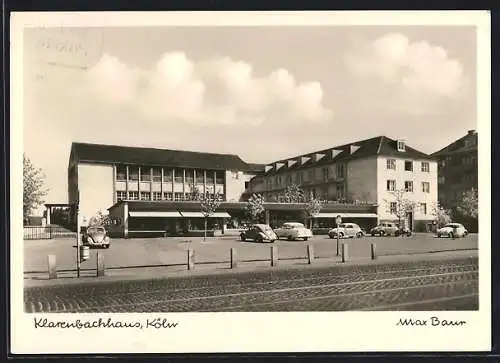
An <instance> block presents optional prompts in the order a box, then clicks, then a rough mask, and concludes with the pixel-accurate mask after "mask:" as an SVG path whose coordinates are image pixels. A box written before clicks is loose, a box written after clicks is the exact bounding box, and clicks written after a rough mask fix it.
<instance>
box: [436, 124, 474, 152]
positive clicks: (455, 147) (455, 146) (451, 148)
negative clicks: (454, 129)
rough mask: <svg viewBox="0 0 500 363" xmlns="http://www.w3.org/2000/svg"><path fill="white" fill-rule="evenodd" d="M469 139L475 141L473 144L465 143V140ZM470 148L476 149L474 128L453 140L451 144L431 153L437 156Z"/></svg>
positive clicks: (469, 149)
mask: <svg viewBox="0 0 500 363" xmlns="http://www.w3.org/2000/svg"><path fill="white" fill-rule="evenodd" d="M471 139H474V141H475V142H474V143H473V144H469V145H466V140H471ZM472 150H477V132H475V131H474V130H470V131H469V132H468V133H467V134H466V135H465V136H462V137H461V138H459V139H458V140H455V141H453V142H452V143H451V144H449V145H447V146H445V147H444V148H442V149H441V150H439V151H436V152H435V153H433V154H432V155H433V156H435V157H439V156H443V155H448V154H453V153H458V152H465V151H472Z"/></svg>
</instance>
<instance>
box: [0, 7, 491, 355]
mask: <svg viewBox="0 0 500 363" xmlns="http://www.w3.org/2000/svg"><path fill="white" fill-rule="evenodd" d="M78 25H79V26H142V25H144V26H145V25H147V26H154V25H156V26H160V25H162V26H176V25H183V26H201V25H210V26H229V25H233V26H242V25H255V26H263V25H266V26H297V25H315V26H319V25H350V26H352V25H383V26H388V25H406V26H408V25H441V26H443V25H449V26H451V25H462V26H463V25H470V26H477V40H478V49H477V55H478V59H477V67H478V92H477V100H478V132H479V140H480V142H479V160H480V161H481V162H479V163H478V164H479V175H480V176H479V185H480V186H479V190H480V193H479V198H480V209H481V213H480V221H479V228H480V231H481V233H480V239H479V251H480V258H479V275H480V286H479V289H480V310H479V311H478V312H436V313H432V312H425V313H419V312H416V313H411V314H406V315H411V316H412V317H414V318H424V319H425V318H428V317H429V316H438V317H440V319H460V320H466V321H467V322H468V323H467V325H466V326H465V327H461V328H456V327H455V328H445V327H441V328H425V327H414V328H401V327H397V326H395V323H396V322H397V321H398V319H399V318H401V317H403V318H404V317H405V314H404V313H394V312H366V313H358V312H356V313H354V312H342V313H207V314H201V313H182V314H180V313H178V314H164V315H163V316H164V317H167V318H169V319H174V320H178V321H179V322H180V324H179V327H178V328H176V329H170V330H157V331H156V330H142V331H135V330H134V331H131V330H129V329H113V330H108V329H100V330H97V329H91V330H86V331H78V330H69V329H65V330H62V329H61V330H57V329H43V330H42V329H37V330H35V329H34V327H33V320H32V319H33V316H32V315H30V314H25V313H24V312H23V306H24V303H23V246H22V243H19V241H22V240H23V239H22V209H21V199H22V189H21V183H20V182H19V181H20V180H21V178H22V167H21V166H22V154H23V141H22V140H23V124H22V120H23V114H22V113H23V107H22V102H23V100H22V95H23V93H22V91H23V90H22V87H23V86H22V84H23V82H22V79H23V28H24V27H38V26H78ZM490 69H491V65H490V18H489V13H488V12H484V11H452V12H430V11H426V12H266V13H263V12H246V13H240V12H229V13H228V12H222V13H218V12H197V13H192V12H178V13H163V12H144V13H130V12H128V13H125V12H124V13H120V12H115V13H97V12H96V13H34V12H33V13H13V14H12V16H11V100H12V101H11V102H12V104H11V106H12V107H11V123H10V126H11V135H10V136H11V144H10V145H11V150H10V151H11V154H10V155H11V160H10V167H11V174H10V187H11V195H10V197H11V206H12V208H11V210H10V212H11V233H12V237H11V238H12V239H11V256H10V257H11V261H12V266H11V273H12V277H11V286H12V295H11V296H12V299H11V317H12V320H11V341H12V347H11V348H12V352H13V353H41V354H43V353H60V354H63V353H132V352H136V353H188V352H313V351H329V352H337V351H489V350H490V349H491V346H490V344H491V291H490V286H491V265H490V256H491V246H490V244H491V243H490V241H491V234H490V230H491V229H490V220H491V219H490V217H491V215H490V211H491V205H490V200H491V198H490V197H491V193H490V187H491V186H490V180H491V179H490V177H491V174H490V167H489V165H490V160H491V151H490V144H491V140H490V120H491V114H490V99H491V96H490V95H491V93H490V92H491V91H490V89H491V84H490ZM41 316H42V315H38V317H41ZM86 316H88V317H90V318H91V317H94V318H95V317H96V316H97V315H78V317H79V318H82V319H83V318H84V317H86ZM99 316H102V317H104V318H107V317H108V316H112V317H113V318H115V319H118V318H119V319H127V320H141V321H144V320H145V319H146V318H147V317H151V316H150V315H147V314H104V315H99ZM57 317H58V318H59V319H63V318H71V315H70V314H68V315H66V314H64V315H63V314H58V315H57Z"/></svg>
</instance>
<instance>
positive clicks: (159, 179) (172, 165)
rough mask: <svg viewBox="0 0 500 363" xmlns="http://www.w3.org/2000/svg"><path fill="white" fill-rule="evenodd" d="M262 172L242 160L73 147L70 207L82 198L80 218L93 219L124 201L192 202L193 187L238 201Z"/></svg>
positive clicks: (146, 150) (124, 148)
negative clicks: (97, 214)
mask: <svg viewBox="0 0 500 363" xmlns="http://www.w3.org/2000/svg"><path fill="white" fill-rule="evenodd" d="M261 168H263V166H261V165H259V164H247V163H245V162H244V161H243V160H241V159H240V157H239V156H237V155H229V154H212V153H201V152H192V151H180V150H166V149H153V148H144V147H128V146H116V145H99V144H87V143H73V144H72V146H71V154H70V158H69V165H68V202H69V204H72V203H74V202H75V201H76V200H78V199H79V201H80V215H81V216H82V217H83V218H90V217H92V216H93V215H95V213H96V212H97V211H98V210H101V211H105V210H107V209H108V208H109V207H110V206H112V205H114V204H116V203H117V202H119V201H125V200H131V201H136V200H141V201H176V202H181V201H188V200H189V198H190V196H191V195H192V194H191V193H192V192H193V191H194V190H193V188H197V189H198V191H200V192H202V193H204V192H208V193H211V194H214V193H219V194H220V195H222V197H223V199H224V201H239V199H240V196H241V194H242V193H243V192H244V190H245V187H246V183H247V182H248V181H249V180H250V179H251V178H252V177H253V176H254V175H256V173H257V171H259V170H260V169H261ZM78 193H79V195H78Z"/></svg>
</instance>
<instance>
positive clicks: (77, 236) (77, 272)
mask: <svg viewBox="0 0 500 363" xmlns="http://www.w3.org/2000/svg"><path fill="white" fill-rule="evenodd" d="M80 239H81V238H80V201H79V200H78V201H77V202H76V277H78V278H79V277H80Z"/></svg>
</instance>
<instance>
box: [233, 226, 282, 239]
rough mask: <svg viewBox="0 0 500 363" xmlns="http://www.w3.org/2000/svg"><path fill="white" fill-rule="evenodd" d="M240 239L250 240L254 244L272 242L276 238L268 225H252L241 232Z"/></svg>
mask: <svg viewBox="0 0 500 363" xmlns="http://www.w3.org/2000/svg"><path fill="white" fill-rule="evenodd" d="M240 239H241V240H242V241H246V240H249V239H250V240H253V241H254V242H264V241H269V242H274V241H275V240H277V239H278V237H277V236H276V233H274V231H273V229H272V228H271V227H270V226H269V225H268V224H253V225H251V226H250V227H249V228H248V229H246V230H244V231H241V233H240Z"/></svg>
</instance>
